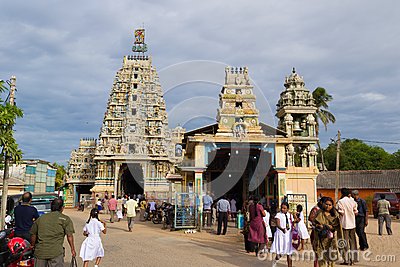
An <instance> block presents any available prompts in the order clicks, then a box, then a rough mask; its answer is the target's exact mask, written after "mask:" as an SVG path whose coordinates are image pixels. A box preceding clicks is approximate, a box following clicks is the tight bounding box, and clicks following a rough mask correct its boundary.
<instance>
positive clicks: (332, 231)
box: [312, 197, 343, 267]
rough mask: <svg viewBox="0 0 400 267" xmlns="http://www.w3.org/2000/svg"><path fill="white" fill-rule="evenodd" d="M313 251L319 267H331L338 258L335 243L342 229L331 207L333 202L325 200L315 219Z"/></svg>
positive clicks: (339, 237) (336, 213) (329, 199)
mask: <svg viewBox="0 0 400 267" xmlns="http://www.w3.org/2000/svg"><path fill="white" fill-rule="evenodd" d="M313 225H315V230H314V238H313V241H312V246H313V250H314V252H315V254H316V257H317V259H318V265H319V267H331V266H334V263H335V261H336V260H338V258H339V253H338V245H337V242H338V240H339V239H341V238H342V236H343V234H342V227H341V225H340V220H339V213H338V212H337V211H336V209H335V208H334V207H333V200H332V198H330V197H327V198H325V200H324V203H323V204H322V209H320V210H319V211H318V212H317V214H316V217H315V219H314V220H313Z"/></svg>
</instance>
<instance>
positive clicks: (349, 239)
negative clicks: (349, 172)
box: [337, 188, 358, 265]
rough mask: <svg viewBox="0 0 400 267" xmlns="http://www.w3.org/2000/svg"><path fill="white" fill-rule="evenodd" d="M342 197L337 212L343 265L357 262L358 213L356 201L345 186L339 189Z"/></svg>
mask: <svg viewBox="0 0 400 267" xmlns="http://www.w3.org/2000/svg"><path fill="white" fill-rule="evenodd" d="M341 193H342V198H341V199H340V200H339V201H338V203H337V206H338V212H339V215H340V216H339V217H340V223H341V225H342V229H343V239H344V240H345V242H343V243H344V245H345V246H344V248H343V254H344V255H342V256H343V259H344V262H343V263H342V264H343V265H346V264H349V265H351V264H354V263H355V262H358V252H357V245H356V244H357V242H356V215H357V214H358V209H357V203H356V202H355V201H354V199H353V198H352V197H351V191H350V190H349V189H347V188H342V190H341Z"/></svg>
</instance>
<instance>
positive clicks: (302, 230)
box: [296, 204, 310, 251]
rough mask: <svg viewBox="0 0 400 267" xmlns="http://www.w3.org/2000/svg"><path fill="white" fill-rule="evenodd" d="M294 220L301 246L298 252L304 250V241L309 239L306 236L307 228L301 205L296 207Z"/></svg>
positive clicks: (308, 236)
mask: <svg viewBox="0 0 400 267" xmlns="http://www.w3.org/2000/svg"><path fill="white" fill-rule="evenodd" d="M296 210H297V212H296V218H297V220H296V221H297V226H296V227H297V232H298V233H299V236H300V239H301V245H300V248H299V251H302V250H303V249H304V240H306V239H309V238H310V235H309V234H308V230H307V226H306V224H305V222H304V214H303V206H302V205H300V204H299V205H297V207H296Z"/></svg>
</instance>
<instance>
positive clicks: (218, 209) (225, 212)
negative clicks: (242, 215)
mask: <svg viewBox="0 0 400 267" xmlns="http://www.w3.org/2000/svg"><path fill="white" fill-rule="evenodd" d="M236 216H237V201H236V198H235V197H234V196H230V197H228V196H227V195H224V196H222V197H221V198H219V199H218V200H216V201H214V200H213V198H212V196H211V194H210V193H207V194H205V195H204V196H203V227H204V226H207V227H211V226H212V225H213V224H214V222H215V221H217V225H218V226H217V235H220V234H221V232H222V234H223V235H225V234H226V232H227V226H228V219H229V217H230V218H232V219H235V218H236ZM222 226H223V230H222Z"/></svg>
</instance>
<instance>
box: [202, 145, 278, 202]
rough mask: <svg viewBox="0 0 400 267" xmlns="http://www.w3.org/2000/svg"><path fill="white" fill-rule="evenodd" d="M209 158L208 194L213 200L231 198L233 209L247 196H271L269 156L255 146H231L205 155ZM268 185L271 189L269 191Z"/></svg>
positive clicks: (272, 176) (270, 160)
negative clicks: (223, 197)
mask: <svg viewBox="0 0 400 267" xmlns="http://www.w3.org/2000/svg"><path fill="white" fill-rule="evenodd" d="M208 156H209V157H208V158H209V159H212V161H211V163H210V164H209V165H208V168H207V170H206V176H208V179H207V180H208V181H209V182H211V186H210V191H211V192H213V193H214V195H215V197H221V196H222V195H227V196H228V198H235V200H236V201H237V208H238V209H241V207H242V204H243V203H244V201H245V200H246V199H248V197H249V196H250V195H257V196H260V197H262V196H265V195H269V194H270V192H271V193H272V195H273V194H274V193H273V192H274V191H275V188H274V184H275V183H274V180H275V179H274V178H275V174H274V173H273V172H272V171H271V170H272V157H271V154H270V153H268V152H266V151H263V150H262V149H261V148H257V147H248V146H247V147H245V146H243V145H237V146H236V145H235V144H232V145H231V146H229V147H224V148H218V149H217V150H214V151H211V152H209V154H208ZM271 186H272V188H271Z"/></svg>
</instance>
